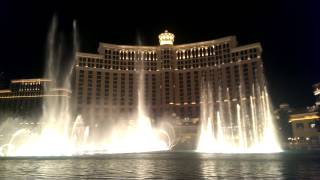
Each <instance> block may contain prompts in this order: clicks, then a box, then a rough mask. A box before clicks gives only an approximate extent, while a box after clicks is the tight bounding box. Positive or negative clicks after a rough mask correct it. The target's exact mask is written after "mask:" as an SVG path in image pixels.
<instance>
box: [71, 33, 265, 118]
mask: <svg viewBox="0 0 320 180" xmlns="http://www.w3.org/2000/svg"><path fill="white" fill-rule="evenodd" d="M261 53H262V48H261V46H260V44H259V43H255V44H249V45H245V46H237V41H236V38H235V37H234V36H230V37H225V38H221V39H217V40H212V41H205V42H199V43H191V44H184V45H177V46H175V45H160V46H124V45H113V44H106V43H100V44H99V48H98V54H90V53H81V52H79V53H77V59H76V65H75V66H76V68H75V69H76V71H75V73H76V78H75V90H74V92H75V95H76V100H77V106H78V112H79V113H81V114H83V115H84V116H91V118H94V119H102V121H103V120H105V119H108V117H110V119H112V118H111V116H112V115H118V113H121V115H123V116H126V115H127V116H129V115H130V113H131V112H134V111H135V109H136V107H137V100H138V98H137V90H138V87H139V86H138V84H139V72H140V71H139V69H140V68H143V69H144V76H145V77H144V82H143V84H145V86H144V89H145V94H144V99H145V103H146V107H147V109H148V110H149V112H150V116H151V117H153V118H156V117H161V116H166V115H168V116H171V115H176V116H178V117H180V118H198V117H199V113H200V99H201V97H200V96H201V90H202V88H201V87H202V86H203V82H204V81H205V82H208V83H209V84H210V85H211V88H212V89H213V91H214V93H213V96H214V98H215V99H216V100H219V99H220V100H221V101H224V100H226V99H228V100H230V101H231V100H232V101H233V102H237V101H239V98H240V94H242V97H244V96H246V97H248V96H250V95H252V93H253V92H252V85H253V84H255V83H256V84H261V82H262V81H264V79H263V66H262V60H261ZM240 84H243V86H241V87H239V85H240ZM239 88H240V89H239Z"/></svg>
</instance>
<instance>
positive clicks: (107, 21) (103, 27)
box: [0, 0, 320, 107]
mask: <svg viewBox="0 0 320 180" xmlns="http://www.w3.org/2000/svg"><path fill="white" fill-rule="evenodd" d="M102 2H103V3H102ZM209 2H210V3H209ZM209 2H203V1H192V2H187V1H181V2H179V3H178V2H174V1H148V2H143V1H141V2H139V1H131V2H125V1H117V2H111V1H87V3H79V2H71V1H69V3H66V2H58V1H44V2H43V3H36V2H33V1H12V0H11V1H9V0H1V1H0V40H1V43H0V44H1V48H0V54H1V56H0V62H1V63H0V72H1V73H0V76H1V80H0V81H2V83H0V84H2V86H4V85H5V84H8V81H9V80H10V79H17V78H37V77H41V76H42V75H43V69H44V59H45V45H46V38H47V32H48V29H49V25H50V23H51V19H52V17H53V15H54V14H56V15H57V17H58V20H59V31H60V32H64V34H65V36H66V38H68V36H70V35H71V31H72V21H73V19H75V20H77V22H78V27H79V36H80V47H81V51H85V52H92V53H95V52H96V51H97V47H98V42H107V43H115V44H137V42H138V40H137V39H139V38H140V39H141V40H142V43H143V44H145V45H158V39H157V35H158V34H159V33H161V32H163V31H164V30H165V29H168V30H169V31H170V32H172V33H174V34H175V35H176V39H175V44H181V43H189V42H198V41H204V40H212V39H216V38H220V37H224V36H229V35H236V36H237V38H238V42H239V44H240V45H241V44H246V43H254V42H261V44H262V47H263V50H264V52H263V60H264V66H265V73H266V77H267V80H268V84H269V87H268V88H269V89H270V94H271V98H272V101H273V104H274V105H276V106H278V105H279V103H283V102H287V103H289V104H290V105H291V106H294V107H299V106H306V105H312V104H313V103H314V97H313V94H312V84H314V83H316V82H320V71H319V70H320V68H319V67H320V62H319V61H320V59H319V56H318V52H319V51H320V49H319V46H320V45H319V42H320V3H319V2H316V0H315V1H307V0H306V1H294V0H283V1H280V0H279V1H271V0H259V1H257V0H256V1H229V2H228V1H223V3H222V2H220V1H215V0H212V1H209Z"/></svg>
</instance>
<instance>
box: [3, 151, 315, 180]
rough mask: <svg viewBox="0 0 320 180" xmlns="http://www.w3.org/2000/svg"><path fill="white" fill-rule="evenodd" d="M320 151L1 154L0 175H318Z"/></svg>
mask: <svg viewBox="0 0 320 180" xmlns="http://www.w3.org/2000/svg"><path fill="white" fill-rule="evenodd" d="M319 157H320V156H319V155H317V154H290V153H288V154H284V153H282V154H274V155H270V154H269V155H266V154H264V155H249V154H247V155H240V154H235V155H223V154H218V155H215V154H197V153H151V154H122V155H107V156H92V157H85V158H84V157H77V158H55V159H43V158H42V159H39V158H34V159H32V158H29V159H21V158H20V159H0V179H88V178H90V179H94V178H96V179H106V178H109V179H110V178H111V179H220V178H226V179H239V178H240V179H266V178H267V179H304V178H310V179H316V178H318V177H320V173H319V168H320V164H318V162H319V160H320V158H319Z"/></svg>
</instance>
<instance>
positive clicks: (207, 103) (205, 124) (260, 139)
mask: <svg viewBox="0 0 320 180" xmlns="http://www.w3.org/2000/svg"><path fill="white" fill-rule="evenodd" d="M218 91H219V92H218V99H217V100H216V99H215V98H213V96H212V93H213V89H212V88H211V86H210V85H207V86H206V87H205V88H203V90H202V95H201V117H200V119H201V127H200V137H199V142H198V146H197V151H198V152H206V153H274V152H281V151H282V150H281V147H280V145H279V142H278V140H277V136H276V131H275V128H274V125H273V119H272V114H271V109H270V102H269V97H268V93H267V90H266V87H265V86H264V87H263V89H262V90H261V89H260V86H254V85H253V86H252V92H253V93H252V95H250V96H249V98H247V97H245V96H244V95H243V93H242V90H241V87H239V94H240V97H239V98H238V99H237V100H231V99H230V95H229V90H228V89H227V93H228V94H227V99H226V100H222V95H221V94H222V92H221V91H222V90H221V88H220V87H219V90H218ZM215 107H218V110H215V109H216V108H215ZM248 110H249V111H248ZM208 112H209V113H208ZM232 112H234V113H232Z"/></svg>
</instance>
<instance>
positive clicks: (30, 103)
mask: <svg viewBox="0 0 320 180" xmlns="http://www.w3.org/2000/svg"><path fill="white" fill-rule="evenodd" d="M53 96H55V97H57V96H59V97H66V98H70V97H71V92H70V91H68V90H66V89H58V88H53V87H52V81H51V80H49V79H18V80H11V83H10V87H9V89H2V90H0V113H1V116H0V118H6V117H20V118H21V117H22V118H28V119H31V120H35V119H37V118H36V117H38V116H39V115H41V114H42V104H43V99H44V97H53Z"/></svg>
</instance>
